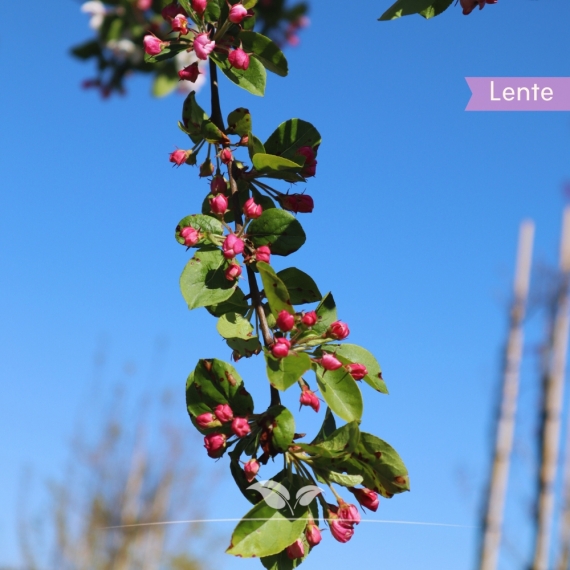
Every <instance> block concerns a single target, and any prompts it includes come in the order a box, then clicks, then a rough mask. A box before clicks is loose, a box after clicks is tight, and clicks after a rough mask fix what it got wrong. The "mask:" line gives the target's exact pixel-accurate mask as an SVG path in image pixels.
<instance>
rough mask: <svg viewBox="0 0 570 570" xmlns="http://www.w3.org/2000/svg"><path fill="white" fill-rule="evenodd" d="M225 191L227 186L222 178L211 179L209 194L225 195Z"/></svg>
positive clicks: (218, 176)
mask: <svg viewBox="0 0 570 570" xmlns="http://www.w3.org/2000/svg"><path fill="white" fill-rule="evenodd" d="M227 189H228V185H227V182H226V181H225V180H224V177H223V176H220V175H217V176H214V178H212V182H210V192H211V193H212V194H213V195H214V196H215V195H216V194H220V193H222V194H225V193H226V190H227Z"/></svg>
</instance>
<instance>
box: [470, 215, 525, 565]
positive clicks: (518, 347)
mask: <svg viewBox="0 0 570 570" xmlns="http://www.w3.org/2000/svg"><path fill="white" fill-rule="evenodd" d="M533 239H534V223H533V222H532V221H530V220H526V221H524V222H523V223H522V224H521V226H520V230H519V243H518V253H517V265H516V270H515V280H514V284H513V301H512V305H511V309H510V319H509V333H508V337H507V343H506V346H505V353H504V365H503V390H502V399H501V405H500V409H499V417H498V422H497V432H496V439H495V452H494V458H493V466H492V470H491V478H490V481H489V492H488V495H487V505H486V513H485V518H484V521H483V529H482V539H481V551H480V560H479V568H480V570H495V568H496V567H497V563H498V557H499V549H500V545H501V527H502V522H503V510H504V505H505V495H506V490H507V480H508V476H509V466H510V456H511V450H512V447H513V436H514V430H515V416H516V409H517V397H518V391H519V376H520V363H521V357H522V347H523V328H522V323H523V320H524V315H525V309H526V301H527V297H528V288H529V282H530V268H531V260H532V245H533Z"/></svg>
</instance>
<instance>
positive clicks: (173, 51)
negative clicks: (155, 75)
mask: <svg viewBox="0 0 570 570" xmlns="http://www.w3.org/2000/svg"><path fill="white" fill-rule="evenodd" d="M187 49H188V44H182V43H180V44H178V43H174V42H170V45H168V46H165V47H164V48H162V51H161V52H160V53H159V54H157V55H149V54H148V53H145V54H144V60H145V61H146V62H147V63H157V62H159V61H166V60H167V59H171V58H173V57H174V56H175V55H177V54H179V53H180V52H183V51H185V50H187Z"/></svg>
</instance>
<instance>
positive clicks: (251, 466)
mask: <svg viewBox="0 0 570 570" xmlns="http://www.w3.org/2000/svg"><path fill="white" fill-rule="evenodd" d="M259 467H260V465H259V461H257V459H250V460H249V461H247V462H246V464H245V465H244V466H243V472H244V474H245V478H246V479H247V482H248V483H251V482H252V481H253V480H254V479H255V476H256V475H257V473H258V472H259Z"/></svg>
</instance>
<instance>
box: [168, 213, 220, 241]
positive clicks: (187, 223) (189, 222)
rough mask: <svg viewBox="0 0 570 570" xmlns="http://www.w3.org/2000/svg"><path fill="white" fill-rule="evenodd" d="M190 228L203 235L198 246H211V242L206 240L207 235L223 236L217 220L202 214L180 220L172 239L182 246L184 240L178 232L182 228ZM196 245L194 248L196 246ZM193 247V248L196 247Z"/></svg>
mask: <svg viewBox="0 0 570 570" xmlns="http://www.w3.org/2000/svg"><path fill="white" fill-rule="evenodd" d="M187 227H192V228H194V229H195V230H198V231H199V232H201V233H203V234H205V235H204V237H203V238H202V239H201V240H200V241H199V242H198V244H204V243H206V244H211V243H212V242H211V240H209V239H208V235H207V234H212V235H219V236H221V235H223V233H224V227H223V226H222V223H221V222H220V220H218V219H217V218H213V217H212V216H205V215H203V214H192V215H191V216H186V217H184V218H182V219H181V220H180V222H179V224H178V225H177V226H176V230H175V232H174V237H175V238H176V241H177V242H178V243H180V244H182V245H184V238H183V237H181V236H180V231H181V230H182V228H187ZM198 244H196V246H198ZM196 246H194V247H196Z"/></svg>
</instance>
